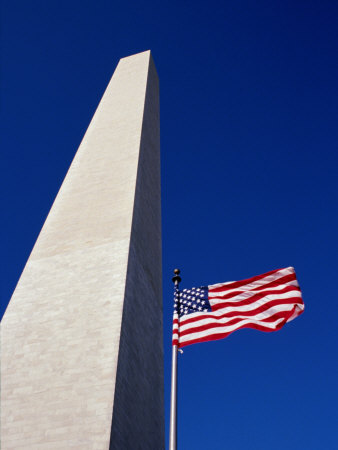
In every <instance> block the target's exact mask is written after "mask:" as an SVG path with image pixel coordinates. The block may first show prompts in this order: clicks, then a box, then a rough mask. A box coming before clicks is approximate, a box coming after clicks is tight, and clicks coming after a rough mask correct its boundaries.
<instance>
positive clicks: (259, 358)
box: [0, 0, 338, 450]
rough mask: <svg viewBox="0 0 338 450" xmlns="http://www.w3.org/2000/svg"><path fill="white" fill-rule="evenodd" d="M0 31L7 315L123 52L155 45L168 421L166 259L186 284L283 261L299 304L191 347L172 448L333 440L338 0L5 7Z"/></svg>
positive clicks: (291, 445)
mask: <svg viewBox="0 0 338 450" xmlns="http://www.w3.org/2000/svg"><path fill="white" fill-rule="evenodd" d="M1 28H2V58H1V60H2V80H1V81H2V93H1V99H2V119H1V127H2V145H1V149H2V150H1V156H2V162H1V168H2V174H1V175H2V176H1V193H2V213H3V214H2V220H1V224H0V227H1V233H2V251H3V255H2V258H1V274H2V277H1V278H2V280H1V314H3V311H4V309H5V307H6V305H7V303H8V301H9V299H10V297H11V294H12V292H13V290H14V288H15V285H16V283H17V281H18V279H19V277H20V274H21V272H22V269H23V267H24V264H25V262H26V260H27V258H28V256H29V253H30V251H31V249H32V247H33V245H34V242H35V240H36V238H37V235H38V233H39V231H40V229H41V226H42V224H43V222H44V220H45V218H46V215H47V213H48V211H49V209H50V206H51V204H52V202H53V200H54V198H55V195H56V193H57V191H58V189H59V187H60V185H61V183H62V180H63V178H64V176H65V174H66V171H67V168H68V166H69V164H70V162H71V160H72V158H73V156H74V154H75V152H76V150H77V148H78V146H79V143H80V141H81V139H82V137H83V135H84V133H85V131H86V128H87V126H88V124H89V122H90V119H91V117H92V115H93V113H94V111H95V108H96V106H97V104H98V102H99V100H100V98H101V96H102V94H103V92H104V89H105V87H106V85H107V83H108V81H109V79H110V77H111V75H112V73H113V71H114V69H115V67H116V64H117V62H118V60H119V59H120V58H121V57H124V56H127V55H130V54H133V53H137V52H140V51H143V50H146V49H151V50H152V52H153V57H154V60H155V64H156V66H157V70H158V73H159V77H160V85H161V151H162V209H163V288H164V345H165V383H166V385H165V387H166V418H167V419H168V417H169V388H170V360H171V346H170V340H171V321H172V317H171V313H172V290H173V287H172V282H171V276H172V270H173V269H174V267H179V268H180V269H181V271H182V279H183V281H182V287H191V286H197V285H206V284H214V283H218V282H222V281H231V280H237V279H242V278H247V277H249V276H254V275H257V274H259V273H263V272H266V271H268V270H272V269H275V268H280V267H286V266H290V265H292V266H294V267H295V268H296V272H297V275H298V279H299V282H300V285H301V288H302V291H303V297H304V302H305V305H306V311H305V313H304V314H303V315H302V316H301V317H299V318H297V319H296V320H294V321H293V322H291V323H290V324H287V326H285V327H284V328H283V329H282V330H281V331H279V332H276V333H262V332H258V331H255V330H240V331H238V332H236V333H234V334H232V335H231V336H229V337H228V338H227V339H224V340H221V341H216V342H210V343H204V344H196V345H192V346H189V347H186V349H185V350H184V354H183V355H179V365H180V367H179V398H178V401H179V416H178V439H179V441H178V442H179V445H178V448H179V449H180V450H201V449H203V450H222V449H231V450H244V449H245V450H247V449H250V450H256V449H257V450H271V448H273V449H277V450H279V449H285V448H288V449H289V450H293V449H297V450H298V449H307V450H318V449H322V448H323V449H326V450H330V449H334V448H336V445H337V431H336V430H335V427H336V422H337V407H336V405H337V375H338V373H337V362H336V361H337V355H336V344H337V331H336V329H337V319H336V317H337V313H338V299H337V282H336V280H337V273H338V265H337V262H338V261H337V260H338V248H337V238H336V236H337V228H338V212H337V162H338V156H337V142H338V127H337V115H338V114H337V113H338V106H337V105H338V91H337V87H338V83H337V80H338V65H337V53H338V48H337V44H338V4H337V3H336V2H332V1H323V2H318V1H317V2H315V1H306V2H305V1H273V2H271V1H267V0H263V1H261V2H253V1H248V0H247V1H240V0H236V1H224V0H223V1H215V0H211V1H209V2H199V1H194V2H192V1H183V2H182V1H181V2H178V1H171V2H154V1H153V2H149V1H143V2H130V1H128V0H124V1H102V0H96V1H95V2H94V1H93V2H88V1H83V0H82V1H81V2H80V1H74V0H68V1H64V0H61V1H57V2H56V1H55V0H49V1H48V2H45V1H42V0H37V1H34V0H33V1H31V2H23V1H20V0H19V1H17V2H9V1H8V0H5V1H4V2H3V6H2V27H1ZM166 423H167V424H168V420H167V422H166ZM167 434H168V429H167Z"/></svg>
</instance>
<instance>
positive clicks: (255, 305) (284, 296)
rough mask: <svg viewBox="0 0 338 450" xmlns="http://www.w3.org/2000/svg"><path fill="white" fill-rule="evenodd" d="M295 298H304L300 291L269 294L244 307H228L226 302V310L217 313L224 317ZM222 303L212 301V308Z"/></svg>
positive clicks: (219, 310)
mask: <svg viewBox="0 0 338 450" xmlns="http://www.w3.org/2000/svg"><path fill="white" fill-rule="evenodd" d="M294 297H298V298H302V295H301V293H300V292H299V291H291V292H286V293H285V294H278V295H275V294H268V295H266V296H265V297H263V298H260V299H259V300H256V301H255V302H253V303H250V304H249V305H242V306H226V302H224V308H221V309H218V310H217V311H215V313H217V314H218V315H222V314H225V313H227V312H233V311H238V312H242V311H253V310H254V309H256V308H259V307H260V306H262V305H265V304H267V303H269V302H272V301H274V300H280V303H283V299H288V298H294ZM220 303H222V302H212V301H210V304H211V306H213V305H215V304H218V305H219V304H220ZM295 303H297V302H295Z"/></svg>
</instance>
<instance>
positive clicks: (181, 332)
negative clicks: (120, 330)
mask: <svg viewBox="0 0 338 450" xmlns="http://www.w3.org/2000/svg"><path fill="white" fill-rule="evenodd" d="M303 311H304V303H303V300H302V295H301V291H300V288H299V285H298V282H297V279H296V274H295V270H294V268H293V267H287V268H285V269H277V270H273V271H271V272H267V273H264V274H262V275H258V276H255V277H252V278H248V279H246V280H241V281H231V282H227V283H220V284H214V285H211V286H206V287H200V288H192V289H183V291H180V292H178V291H176V293H175V304H174V320H173V345H178V347H179V348H181V347H184V346H186V345H190V344H195V343H197V342H206V341H213V340H216V339H222V338H225V337H227V336H228V335H229V334H230V333H232V332H233V331H236V330H239V329H240V328H254V329H257V330H261V331H277V330H279V329H280V328H282V327H283V325H285V323H286V322H290V321H291V320H293V319H294V318H295V317H297V316H299V315H300V314H301V313H302V312H303Z"/></svg>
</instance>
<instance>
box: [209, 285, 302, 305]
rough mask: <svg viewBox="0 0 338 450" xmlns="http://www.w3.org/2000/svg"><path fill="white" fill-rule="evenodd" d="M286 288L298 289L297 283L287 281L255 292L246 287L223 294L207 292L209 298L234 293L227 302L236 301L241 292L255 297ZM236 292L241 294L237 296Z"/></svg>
mask: <svg viewBox="0 0 338 450" xmlns="http://www.w3.org/2000/svg"><path fill="white" fill-rule="evenodd" d="M288 286H295V287H299V284H298V281H297V280H292V281H289V282H287V283H283V284H280V285H279V286H274V287H264V286H263V287H262V288H261V289H257V288H256V290H255V291H253V290H250V289H248V288H247V285H246V286H241V287H239V288H235V289H229V290H228V291H223V292H210V291H209V294H208V295H209V298H217V297H219V298H220V297H222V295H227V294H231V293H232V292H236V293H237V294H235V295H234V296H233V297H229V298H228V299H227V300H228V301H233V299H235V300H234V301H236V297H237V295H242V293H243V292H246V293H247V294H250V295H255V294H259V293H260V292H264V291H277V292H278V291H280V290H281V289H284V288H285V287H288ZM238 292H241V294H238Z"/></svg>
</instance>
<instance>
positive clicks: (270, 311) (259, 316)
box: [180, 304, 296, 331]
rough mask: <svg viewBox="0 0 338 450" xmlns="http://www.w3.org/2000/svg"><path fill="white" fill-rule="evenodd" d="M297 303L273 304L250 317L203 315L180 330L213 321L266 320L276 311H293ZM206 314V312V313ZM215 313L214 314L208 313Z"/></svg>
mask: <svg viewBox="0 0 338 450" xmlns="http://www.w3.org/2000/svg"><path fill="white" fill-rule="evenodd" d="M295 306H296V305H295V304H290V305H277V306H273V307H272V308H269V309H267V310H266V311H264V312H261V313H258V314H256V315H255V316H251V317H248V316H246V315H238V316H236V317H222V318H219V317H217V316H214V317H208V318H205V319H203V316H201V319H200V320H196V322H191V323H187V324H186V325H184V324H181V325H180V331H185V330H189V329H193V328H197V327H201V326H203V325H208V324H213V323H223V324H226V323H228V322H230V321H231V320H234V319H243V320H244V319H250V320H264V319H267V318H269V317H271V316H273V315H274V314H276V313H279V312H281V311H291V310H292V309H293V308H294V307H295ZM205 314H206V313H205ZM208 315H209V316H210V315H213V314H208Z"/></svg>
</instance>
